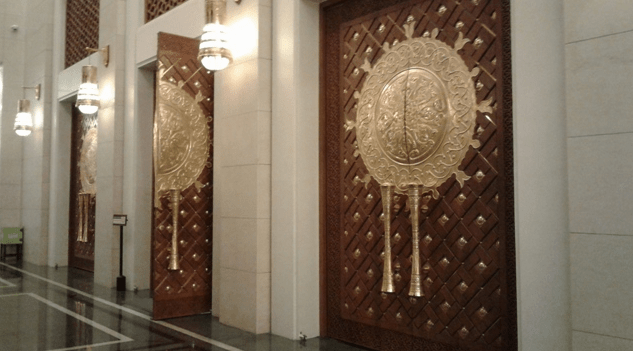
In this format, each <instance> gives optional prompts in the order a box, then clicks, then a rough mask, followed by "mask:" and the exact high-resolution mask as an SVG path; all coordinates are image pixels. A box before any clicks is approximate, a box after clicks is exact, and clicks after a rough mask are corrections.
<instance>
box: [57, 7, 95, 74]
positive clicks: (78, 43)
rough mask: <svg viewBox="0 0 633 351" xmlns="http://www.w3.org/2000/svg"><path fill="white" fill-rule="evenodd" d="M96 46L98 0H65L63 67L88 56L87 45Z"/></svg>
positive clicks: (89, 46)
mask: <svg viewBox="0 0 633 351" xmlns="http://www.w3.org/2000/svg"><path fill="white" fill-rule="evenodd" d="M98 46H99V0H67V2H66V55H65V61H64V63H65V67H66V68H68V67H70V66H72V65H74V64H75V63H77V62H79V61H81V60H82V59H84V58H86V57H88V55H89V52H88V51H86V48H87V47H88V48H97V47H98Z"/></svg>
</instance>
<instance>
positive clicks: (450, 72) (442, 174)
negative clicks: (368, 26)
mask: <svg viewBox="0 0 633 351" xmlns="http://www.w3.org/2000/svg"><path fill="white" fill-rule="evenodd" d="M414 26H415V22H413V23H409V24H405V25H404V28H405V34H406V36H407V38H408V39H407V40H404V41H402V42H400V43H398V44H396V45H394V46H392V47H389V44H388V43H386V44H385V45H384V46H383V50H384V54H383V55H382V56H381V57H380V58H379V59H378V61H377V62H376V64H375V65H374V66H373V67H372V66H371V65H370V64H369V62H368V61H367V60H365V63H364V64H363V65H362V66H361V68H362V69H363V70H365V71H366V72H367V76H366V79H365V82H364V85H363V87H362V89H361V91H360V93H358V92H357V93H355V97H356V98H357V99H358V112H357V115H356V122H355V123H352V122H348V123H347V124H348V125H353V126H355V128H356V136H357V140H358V150H359V152H360V155H361V157H362V159H363V161H364V163H365V166H366V167H367V169H368V171H369V173H370V175H371V176H372V177H374V179H376V181H377V182H378V183H379V184H380V185H392V186H394V187H395V191H396V192H397V193H400V194H404V193H406V191H407V187H408V186H410V185H419V186H420V187H421V193H424V192H426V191H433V193H434V197H437V191H436V190H435V189H436V188H437V187H439V186H440V185H442V184H443V183H444V182H445V181H446V180H448V179H449V178H450V177H451V176H452V175H453V174H455V176H456V178H457V180H458V181H459V182H460V184H461V185H463V182H464V181H465V180H467V179H469V178H470V177H469V176H467V175H466V174H465V173H464V172H463V171H460V170H459V169H458V167H459V165H460V164H461V162H462V160H463V159H464V156H465V155H466V152H467V151H468V148H469V147H470V146H473V147H475V148H477V147H479V141H478V140H475V139H473V135H474V130H475V125H476V117H477V111H478V110H479V111H482V112H491V109H490V106H489V103H490V101H484V102H482V103H481V104H477V102H476V95H475V94H476V89H475V84H474V81H473V79H472V78H473V77H476V76H477V75H478V74H479V69H478V68H475V69H473V71H469V69H468V67H467V66H466V63H465V62H464V60H463V59H462V58H461V57H460V56H459V54H458V53H457V51H458V50H460V49H461V48H462V47H463V45H464V44H465V43H466V42H468V39H464V38H463V35H462V34H461V33H460V34H459V38H458V39H457V41H456V43H455V46H454V47H450V46H449V45H447V44H445V43H443V42H442V41H440V40H438V39H437V34H438V33H439V31H438V30H437V29H435V30H433V32H432V33H431V34H430V36H428V37H419V38H413V37H412V35H413V28H415V27H414Z"/></svg>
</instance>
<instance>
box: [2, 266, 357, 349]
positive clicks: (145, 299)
mask: <svg viewBox="0 0 633 351" xmlns="http://www.w3.org/2000/svg"><path fill="white" fill-rule="evenodd" d="M92 280H93V279H92V274H91V273H88V272H84V271H81V270H76V269H69V268H67V267H64V268H61V267H60V268H58V269H54V268H50V267H42V266H36V265H32V264H28V263H20V262H15V260H13V261H11V260H9V261H7V262H0V351H4V350H7V351H15V350H25V351H26V350H28V351H31V350H57V351H62V350H64V351H65V350H95V351H99V350H212V351H222V350H224V351H240V350H242V351H277V350H280V351H281V350H305V351H313V350H332V351H360V350H365V349H362V348H358V347H355V346H351V345H347V344H344V343H341V342H338V341H336V340H332V339H327V338H313V339H308V340H307V341H305V342H303V343H300V342H298V341H293V340H288V339H285V338H282V337H279V336H275V335H270V334H263V335H255V334H252V333H248V332H244V331H241V330H239V329H236V328H232V327H228V326H225V325H222V324H220V323H219V322H218V320H217V319H216V318H214V317H212V316H211V315H210V314H206V315H198V316H192V317H184V318H174V319H169V320H166V321H153V320H151V318H150V316H151V309H152V300H151V298H150V297H149V292H148V291H139V292H137V293H134V292H120V293H117V292H116V291H115V289H108V288H105V287H101V286H98V285H95V284H93V282H92Z"/></svg>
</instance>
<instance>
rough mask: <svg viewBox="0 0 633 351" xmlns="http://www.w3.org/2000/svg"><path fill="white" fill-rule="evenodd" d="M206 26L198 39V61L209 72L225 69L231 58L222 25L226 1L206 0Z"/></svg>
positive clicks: (224, 28) (227, 39)
mask: <svg viewBox="0 0 633 351" xmlns="http://www.w3.org/2000/svg"><path fill="white" fill-rule="evenodd" d="M206 8H207V24H206V25H205V26H204V28H203V30H202V36H201V37H200V51H199V52H198V59H199V60H200V62H202V65H203V66H204V67H205V68H206V69H208V70H210V71H219V70H222V69H225V68H226V66H228V65H229V64H230V63H231V62H233V56H232V55H231V50H230V49H229V34H228V29H227V28H226V26H225V25H224V24H223V22H224V16H225V14H226V0H207V1H206Z"/></svg>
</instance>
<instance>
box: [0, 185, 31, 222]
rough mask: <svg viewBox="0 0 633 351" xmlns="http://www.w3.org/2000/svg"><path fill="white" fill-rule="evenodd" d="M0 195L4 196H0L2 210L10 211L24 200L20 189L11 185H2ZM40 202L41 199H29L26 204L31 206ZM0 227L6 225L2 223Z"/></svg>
mask: <svg viewBox="0 0 633 351" xmlns="http://www.w3.org/2000/svg"><path fill="white" fill-rule="evenodd" d="M0 194H2V196H0V208H5V209H8V208H12V207H17V206H18V205H19V204H20V200H21V198H22V197H21V195H22V194H21V191H20V187H16V186H14V185H11V184H2V185H0ZM38 200H39V197H38V198H36V199H32V198H29V199H27V201H28V202H27V201H25V202H27V203H28V204H31V203H37V201H38ZM0 226H4V223H3V222H0Z"/></svg>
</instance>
